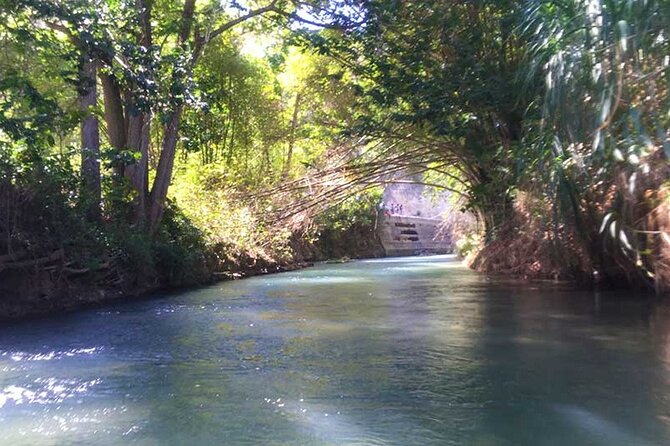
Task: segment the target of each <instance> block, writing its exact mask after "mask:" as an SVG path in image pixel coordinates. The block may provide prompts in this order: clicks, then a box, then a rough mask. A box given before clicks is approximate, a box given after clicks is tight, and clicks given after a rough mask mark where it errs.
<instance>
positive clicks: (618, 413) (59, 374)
mask: <svg viewBox="0 0 670 446" xmlns="http://www.w3.org/2000/svg"><path fill="white" fill-rule="evenodd" d="M621 294H622V293H601V294H594V293H591V292H578V291H574V290H570V289H567V287H565V286H562V285H552V284H548V283H544V284H522V283H519V282H515V281H512V280H505V281H502V282H500V283H498V282H496V281H495V280H491V279H490V278H487V277H485V276H481V275H477V274H474V273H472V272H470V271H468V270H466V269H465V268H463V267H462V266H460V264H458V262H456V261H454V259H453V258H451V257H448V256H435V257H415V258H396V259H380V260H369V261H361V262H352V263H347V264H341V265H320V266H317V267H315V268H312V269H307V270H302V271H299V272H292V273H285V274H281V275H277V276H262V277H255V278H251V279H247V280H244V281H239V282H228V283H223V284H220V285H217V286H213V287H210V288H206V289H201V290H196V291H193V292H188V293H184V294H182V295H179V296H175V297H171V298H170V299H164V300H154V301H144V302H137V303H129V304H123V305H116V306H113V307H110V308H108V309H105V310H89V311H83V312H80V313H73V314H68V315H59V316H58V317H56V318H53V319H46V320H43V321H39V324H37V323H34V322H29V323H26V324H19V325H14V326H12V327H8V328H6V329H3V330H0V424H1V425H2V429H1V430H0V443H1V444H12V445H14V444H62V443H66V442H72V443H77V442H78V443H85V444H88V443H91V442H95V443H96V444H118V443H119V442H126V441H133V442H137V443H140V444H185V443H192V444H212V443H216V444H399V445H405V444H422V445H425V444H440V445H442V444H478V445H489V444H490V445H501V444H502V445H504V444H509V445H559V444H574V445H580V444H585V445H586V444H588V445H599V444H602V445H619V444H620V445H629V444H667V443H668V442H670V428H669V425H670V423H669V420H670V400H669V398H670V392H669V391H668V390H670V381H669V378H670V347H668V345H670V329H669V327H670V325H669V323H670V307H669V306H668V305H667V304H653V303H651V302H650V301H646V300H640V299H637V300H631V299H627V298H625V296H622V295H621Z"/></svg>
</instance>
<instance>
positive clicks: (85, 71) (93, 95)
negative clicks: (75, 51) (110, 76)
mask: <svg viewBox="0 0 670 446" xmlns="http://www.w3.org/2000/svg"><path fill="white" fill-rule="evenodd" d="M81 81H82V84H83V85H82V88H83V90H82V93H81V96H80V98H79V100H80V106H81V109H82V111H83V112H84V113H85V114H86V118H84V120H83V121H82V123H81V179H82V194H81V195H82V196H83V197H84V198H85V199H86V200H90V204H89V206H88V209H87V216H88V218H89V219H91V220H97V219H99V218H100V199H101V191H100V190H101V188H100V130H99V128H98V118H97V116H95V114H94V112H93V110H91V109H92V108H95V106H96V105H97V100H98V95H97V86H96V82H97V79H96V62H95V60H92V59H90V58H89V57H88V56H86V59H85V60H84V61H83V62H82V67H81Z"/></svg>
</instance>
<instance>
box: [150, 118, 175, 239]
mask: <svg viewBox="0 0 670 446" xmlns="http://www.w3.org/2000/svg"><path fill="white" fill-rule="evenodd" d="M182 110H183V106H182V105H179V106H177V108H176V109H175V110H174V111H173V112H172V116H171V117H170V121H169V122H168V124H167V125H166V126H165V129H164V130H163V143H162V147H161V155H160V158H159V160H158V168H157V169H156V178H155V179H154V183H153V186H152V188H151V194H150V195H149V214H148V222H149V231H150V232H151V233H154V232H156V229H158V225H159V224H160V221H161V218H163V210H164V208H165V200H166V198H167V192H168V187H169V186H170V181H172V168H173V167H174V157H175V153H176V151H177V135H178V130H179V123H180V121H181V114H182Z"/></svg>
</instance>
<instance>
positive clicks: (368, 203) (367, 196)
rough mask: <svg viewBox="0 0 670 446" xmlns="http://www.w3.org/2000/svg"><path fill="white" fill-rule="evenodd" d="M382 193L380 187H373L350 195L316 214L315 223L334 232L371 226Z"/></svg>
mask: <svg viewBox="0 0 670 446" xmlns="http://www.w3.org/2000/svg"><path fill="white" fill-rule="evenodd" d="M382 194H383V191H382V190H381V189H379V188H375V189H373V190H369V191H366V192H363V193H361V194H357V195H355V196H353V197H350V198H348V199H347V200H346V201H344V202H343V203H340V204H338V205H336V206H334V207H332V208H331V209H329V210H327V211H326V212H324V213H322V214H320V215H319V216H317V218H316V220H315V223H316V224H317V226H319V227H321V228H323V229H327V230H330V231H333V232H335V233H343V232H346V231H348V230H351V229H352V228H353V227H355V226H359V227H361V226H368V227H372V226H374V224H375V222H376V220H377V207H378V206H379V203H380V202H381V198H382Z"/></svg>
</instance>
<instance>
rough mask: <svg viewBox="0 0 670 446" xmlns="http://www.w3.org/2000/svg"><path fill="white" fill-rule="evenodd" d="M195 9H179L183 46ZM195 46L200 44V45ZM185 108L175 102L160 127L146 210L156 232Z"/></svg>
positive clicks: (189, 1) (190, 2) (188, 4)
mask: <svg viewBox="0 0 670 446" xmlns="http://www.w3.org/2000/svg"><path fill="white" fill-rule="evenodd" d="M194 13H195V0H186V1H185V2H184V7H183V9H182V16H181V20H182V22H181V30H180V32H179V45H180V46H182V47H185V46H186V44H187V42H188V40H189V36H190V35H191V30H192V29H193V15H194ZM196 47H198V48H200V46H199V45H196ZM198 55H199V50H196V51H194V53H193V55H192V60H191V64H190V66H189V68H188V73H187V75H186V76H182V77H181V78H179V79H176V78H175V79H173V82H176V83H181V82H183V81H184V80H185V79H186V78H188V76H189V75H190V74H191V70H192V68H193V65H194V64H195V62H196V60H197V57H198ZM183 110H184V104H183V103H180V104H179V105H177V106H175V108H174V110H173V111H172V113H171V116H170V120H169V121H168V123H167V125H166V126H165V128H164V129H163V142H162V144H161V154H160V158H159V159H158V168H157V169H156V178H154V183H153V186H152V187H151V193H150V194H149V212H148V224H149V232H150V233H152V234H153V233H155V232H156V230H157V229H158V225H159V224H160V221H161V219H162V218H163V211H164V209H165V200H166V199H167V193H168V188H169V187H170V181H172V168H173V167H174V158H175V154H176V151H177V138H178V133H179V124H180V123H181V115H182V111H183Z"/></svg>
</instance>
